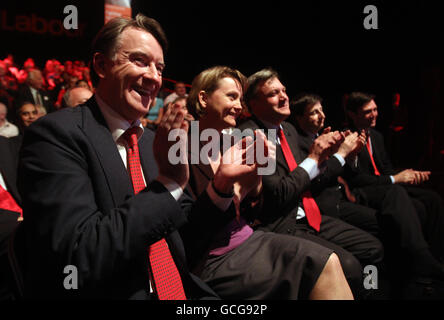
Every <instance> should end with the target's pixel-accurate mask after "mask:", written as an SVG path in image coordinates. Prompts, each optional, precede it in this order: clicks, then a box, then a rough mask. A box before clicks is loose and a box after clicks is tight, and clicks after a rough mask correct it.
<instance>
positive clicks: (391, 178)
mask: <svg viewBox="0 0 444 320" xmlns="http://www.w3.org/2000/svg"><path fill="white" fill-rule="evenodd" d="M390 180H392V184H395V177H393V176H390Z"/></svg>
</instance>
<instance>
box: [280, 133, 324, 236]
mask: <svg viewBox="0 0 444 320" xmlns="http://www.w3.org/2000/svg"><path fill="white" fill-rule="evenodd" d="M278 136H279V140H280V142H281V148H282V152H283V153H284V157H285V160H286V161H287V165H288V168H289V169H290V172H291V171H293V170H294V169H296V167H297V166H298V164H297V163H296V160H295V159H294V157H293V153H292V152H291V149H290V146H289V145H288V142H287V139H286V138H285V135H284V132H283V130H282V129H279V130H278ZM302 205H303V206H304V209H305V215H306V216H307V220H308V224H309V225H310V226H312V227H313V229H315V230H316V231H318V232H319V230H320V229H321V220H322V217H321V211H320V210H319V207H318V205H317V204H316V201H315V200H314V199H313V197H312V195H311V192H310V191H309V190H307V191H305V192H304V193H303V194H302Z"/></svg>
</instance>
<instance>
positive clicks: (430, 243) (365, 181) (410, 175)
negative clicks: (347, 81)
mask: <svg viewBox="0 0 444 320" xmlns="http://www.w3.org/2000/svg"><path fill="white" fill-rule="evenodd" d="M346 112H347V117H348V118H349V120H350V123H351V125H352V129H353V130H359V131H360V130H365V132H366V135H367V143H366V148H363V149H362V151H361V152H360V153H359V154H358V157H357V165H356V166H355V167H354V169H353V170H354V171H355V174H354V175H353V176H352V177H350V178H349V179H348V182H349V184H350V187H352V188H354V189H355V191H356V192H358V193H359V194H361V195H362V197H363V198H364V199H365V201H366V202H367V204H368V205H369V206H371V207H376V208H377V206H379V205H380V204H381V201H382V200H381V199H384V198H387V193H388V192H390V193H395V194H396V197H397V198H398V202H397V204H396V206H394V208H393V209H392V214H391V215H390V219H388V222H389V223H390V227H396V228H394V229H393V231H396V232H398V236H397V237H396V238H397V239H400V240H402V243H401V248H402V249H403V250H402V252H403V253H405V252H408V254H407V257H406V258H407V259H408V261H412V262H413V263H409V265H410V266H411V269H413V270H414V274H420V275H422V276H430V277H432V278H436V279H444V266H443V265H442V263H441V262H439V260H441V261H443V257H444V240H443V237H442V233H443V231H444V209H443V201H442V198H441V197H440V196H439V195H438V194H437V193H436V192H434V191H432V190H429V189H425V188H420V187H418V186H417V185H418V184H420V183H422V182H425V181H427V180H428V179H429V176H430V174H431V173H430V172H429V171H417V170H412V169H406V170H402V171H401V172H398V173H397V172H395V171H394V170H393V168H392V165H391V162H390V159H389V156H388V154H387V152H386V150H385V146H384V138H383V136H382V135H381V134H380V133H378V132H377V131H376V130H375V129H374V128H375V126H376V120H377V117H378V108H377V105H376V103H375V100H374V96H372V95H369V94H365V93H362V92H353V93H351V94H350V95H349V98H348V100H347V104H346ZM394 197H395V196H392V198H394ZM421 223H422V230H421ZM401 226H402V227H401ZM390 238H393V233H391V234H390ZM402 260H403V261H404V259H402Z"/></svg>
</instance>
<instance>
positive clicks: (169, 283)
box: [124, 127, 186, 300]
mask: <svg viewBox="0 0 444 320" xmlns="http://www.w3.org/2000/svg"><path fill="white" fill-rule="evenodd" d="M137 130H138V129H137V127H132V128H130V129H128V130H127V131H126V132H125V133H124V135H125V139H126V140H127V143H128V149H127V152H128V163H127V167H128V170H129V173H130V176H131V180H132V182H133V188H134V193H135V194H137V193H139V192H140V191H141V190H143V189H145V182H144V180H143V176H142V168H141V166H140V157H139V146H138V144H137V134H136V132H137ZM148 251H149V259H150V265H151V272H152V278H153V282H154V287H155V290H156V293H157V296H158V297H159V300H185V299H186V296H185V292H184V289H183V285H182V280H181V278H180V274H179V271H178V270H177V267H176V264H175V263H174V260H173V257H172V256H171V253H170V250H169V248H168V245H167V243H166V241H165V239H161V240H159V241H158V242H156V243H154V244H152V245H151V246H150V247H149V250H148Z"/></svg>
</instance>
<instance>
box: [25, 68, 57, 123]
mask: <svg viewBox="0 0 444 320" xmlns="http://www.w3.org/2000/svg"><path fill="white" fill-rule="evenodd" d="M44 85H45V79H44V77H43V75H42V72H41V71H40V70H39V69H31V70H30V71H29V72H28V76H27V78H26V83H25V85H24V86H22V87H21V88H20V89H19V92H18V98H17V106H19V105H21V104H22V103H23V102H24V101H29V102H32V103H33V104H34V105H35V106H39V107H40V108H42V109H44V110H42V113H43V114H47V113H50V112H53V111H55V108H54V102H53V100H52V99H51V96H50V94H49V93H48V92H46V90H45V89H44Z"/></svg>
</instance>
